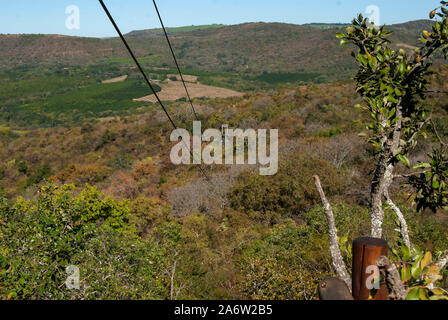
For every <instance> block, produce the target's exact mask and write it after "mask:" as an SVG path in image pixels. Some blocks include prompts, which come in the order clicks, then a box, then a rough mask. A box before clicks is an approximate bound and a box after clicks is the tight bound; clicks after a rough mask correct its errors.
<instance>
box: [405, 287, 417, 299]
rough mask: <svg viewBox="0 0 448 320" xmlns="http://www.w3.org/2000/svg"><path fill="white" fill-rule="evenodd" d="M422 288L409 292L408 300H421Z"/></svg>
mask: <svg viewBox="0 0 448 320" xmlns="http://www.w3.org/2000/svg"><path fill="white" fill-rule="evenodd" d="M419 289H420V288H414V289H412V290H411V291H409V293H408V295H407V296H406V300H420V292H419V291H420V290H419Z"/></svg>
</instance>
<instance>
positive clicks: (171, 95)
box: [134, 81, 244, 102]
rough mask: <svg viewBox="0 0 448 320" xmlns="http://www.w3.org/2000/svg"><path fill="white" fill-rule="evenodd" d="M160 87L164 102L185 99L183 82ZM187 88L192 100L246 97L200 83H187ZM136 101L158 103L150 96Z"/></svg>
mask: <svg viewBox="0 0 448 320" xmlns="http://www.w3.org/2000/svg"><path fill="white" fill-rule="evenodd" d="M158 85H159V86H160V87H161V88H162V91H160V92H159V93H158V95H159V97H160V99H161V100H162V101H176V100H178V99H180V98H184V97H185V89H184V86H183V84H182V82H181V81H168V82H167V83H159V84H158ZM187 88H188V91H189V92H190V96H191V98H192V99H193V98H200V97H207V98H229V97H239V96H242V95H244V93H241V92H238V91H234V90H230V89H225V88H218V87H213V86H206V85H203V84H199V83H187ZM134 101H144V102H156V101H157V100H156V97H155V96H154V95H149V96H145V97H142V98H137V99H134Z"/></svg>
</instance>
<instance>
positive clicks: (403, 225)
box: [384, 191, 412, 248]
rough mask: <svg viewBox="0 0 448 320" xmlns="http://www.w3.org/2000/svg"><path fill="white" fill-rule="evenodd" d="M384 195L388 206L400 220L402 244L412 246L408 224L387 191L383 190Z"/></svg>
mask: <svg viewBox="0 0 448 320" xmlns="http://www.w3.org/2000/svg"><path fill="white" fill-rule="evenodd" d="M384 197H385V198H386V203H387V204H388V205H389V207H390V208H391V209H392V210H393V211H394V212H395V214H396V215H397V218H398V220H399V221H400V233H401V236H402V238H403V242H404V244H405V245H406V246H407V247H408V248H412V244H411V240H410V239H409V230H408V224H407V222H406V219H405V218H404V215H403V213H402V212H401V210H400V208H398V207H397V206H396V205H395V203H394V202H393V201H392V199H391V198H390V196H389V192H388V191H385V192H384Z"/></svg>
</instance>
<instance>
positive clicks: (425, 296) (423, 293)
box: [418, 288, 429, 300]
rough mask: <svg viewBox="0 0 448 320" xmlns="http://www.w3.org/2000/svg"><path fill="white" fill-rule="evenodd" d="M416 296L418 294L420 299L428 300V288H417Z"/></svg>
mask: <svg viewBox="0 0 448 320" xmlns="http://www.w3.org/2000/svg"><path fill="white" fill-rule="evenodd" d="M418 296H419V298H420V300H429V296H428V289H426V288H419V290H418Z"/></svg>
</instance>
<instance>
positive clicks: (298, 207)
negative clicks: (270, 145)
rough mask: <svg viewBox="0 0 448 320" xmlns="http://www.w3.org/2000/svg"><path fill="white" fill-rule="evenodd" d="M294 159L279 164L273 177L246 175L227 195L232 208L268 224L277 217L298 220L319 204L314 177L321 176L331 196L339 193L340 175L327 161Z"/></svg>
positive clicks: (301, 156)
mask: <svg viewBox="0 0 448 320" xmlns="http://www.w3.org/2000/svg"><path fill="white" fill-rule="evenodd" d="M296 156H297V157H296V158H295V159H294V160H287V161H285V162H284V163H282V164H281V165H280V166H279V167H280V168H279V172H278V173H277V174H276V175H275V176H273V177H271V176H269V177H266V176H260V175H258V174H254V173H249V172H246V173H245V174H244V175H243V176H242V177H241V179H240V182H239V183H238V184H237V186H236V187H235V188H234V189H233V190H232V191H231V193H230V199H231V204H232V206H233V208H235V209H238V210H242V211H244V212H246V213H248V214H250V215H251V216H252V217H253V218H254V219H257V220H261V221H267V222H269V221H272V220H273V219H275V217H276V215H281V216H288V217H298V216H300V215H301V214H303V213H304V212H306V211H307V210H309V209H310V208H311V206H312V205H313V204H314V203H316V202H317V201H319V196H318V194H317V192H316V191H315V188H314V186H313V183H312V176H313V175H314V174H319V175H320V176H322V177H323V179H324V183H323V184H324V185H327V186H329V189H328V190H327V192H328V194H329V195H330V196H331V195H335V194H337V193H338V192H340V191H341V190H342V188H343V182H342V180H341V178H340V175H339V174H338V172H337V170H336V169H334V168H333V167H331V166H330V165H329V164H328V163H327V162H326V161H322V160H318V159H313V158H311V157H309V156H308V155H296Z"/></svg>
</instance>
